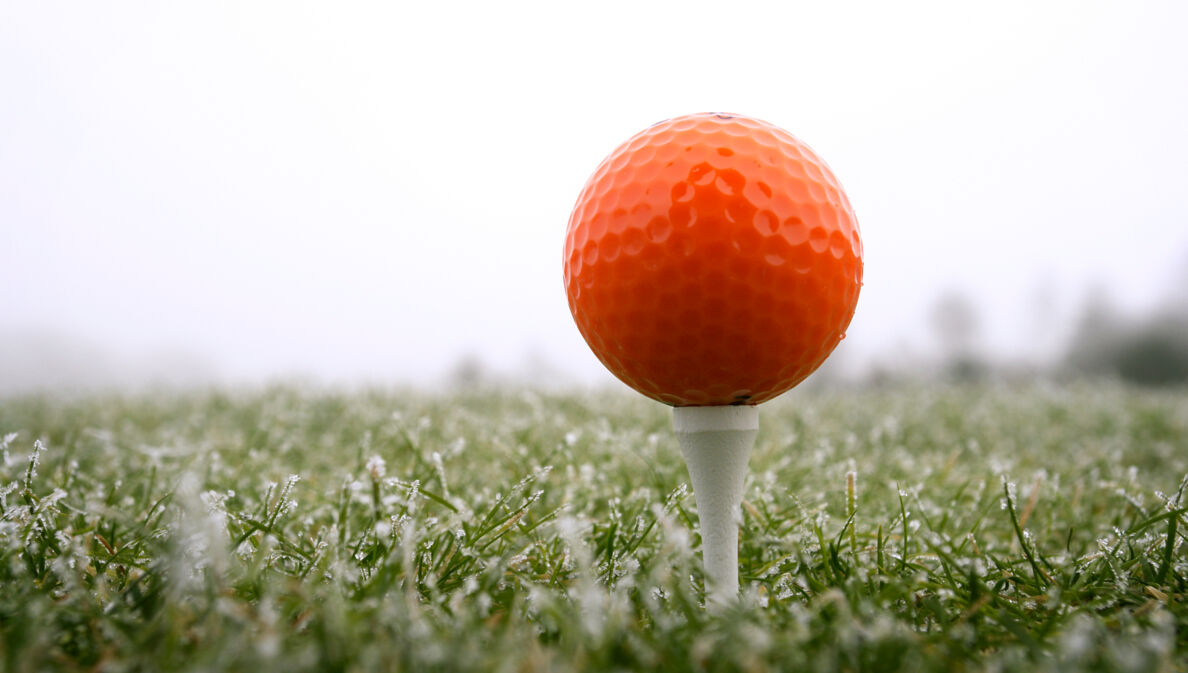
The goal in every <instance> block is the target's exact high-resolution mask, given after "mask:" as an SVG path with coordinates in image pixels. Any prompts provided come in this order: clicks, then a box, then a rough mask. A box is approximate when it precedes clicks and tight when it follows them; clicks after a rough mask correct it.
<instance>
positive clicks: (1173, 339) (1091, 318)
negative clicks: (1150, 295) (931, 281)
mask: <svg viewBox="0 0 1188 673" xmlns="http://www.w3.org/2000/svg"><path fill="white" fill-rule="evenodd" d="M1181 275H1183V276H1184V278H1183V282H1180V283H1176V284H1174V285H1173V289H1172V292H1171V293H1170V295H1169V298H1168V299H1167V300H1166V301H1165V302H1164V303H1163V304H1162V305H1161V306H1160V307H1159V308H1158V309H1156V310H1154V311H1152V312H1150V313H1149V314H1147V315H1143V316H1140V317H1132V316H1127V315H1125V314H1124V313H1122V312H1121V311H1119V310H1117V309H1116V308H1115V307H1114V305H1113V304H1112V303H1111V302H1110V300H1109V298H1108V296H1107V294H1106V293H1105V292H1104V291H1101V290H1098V291H1095V292H1093V293H1091V294H1090V297H1089V299H1088V301H1087V302H1086V303H1085V306H1084V308H1083V309H1082V311H1081V314H1080V316H1079V318H1077V320H1076V322H1075V325H1074V326H1073V329H1072V332H1071V334H1070V336H1069V338H1068V340H1067V342H1066V344H1065V345H1064V347H1063V348H1062V349H1061V351H1060V352H1058V353H1055V354H1054V357H1051V358H1050V359H1049V361H1047V362H1043V363H1041V364H1040V365H1038V370H1037V368H1036V367H1032V368H1031V369H1030V373H1031V374H1032V375H1034V374H1041V375H1043V374H1046V375H1049V376H1055V377H1058V378H1078V377H1111V378H1118V379H1121V380H1123V381H1127V382H1130V383H1135V384H1139V385H1150V386H1162V385H1183V384H1188V265H1186V268H1185V269H1184V271H1182V272H1181ZM931 327H932V330H933V333H934V335H935V336H936V339H937V342H938V344H939V345H940V351H939V352H940V358H941V362H940V372H939V373H940V375H941V377H942V378H946V379H949V380H956V381H970V380H978V379H982V378H985V377H986V376H988V375H990V374H991V373H998V372H1008V373H1009V372H1012V371H1025V370H1027V368H1026V367H1021V366H1019V365H1017V364H1016V363H1011V362H1006V363H994V364H991V363H990V362H989V360H988V359H987V358H986V357H985V356H984V355H983V354H982V353H980V352H979V350H978V348H977V343H978V336H979V333H980V321H979V317H978V312H977V309H976V306H975V304H974V303H973V302H972V301H970V300H969V299H968V298H967V297H965V296H964V295H961V294H960V293H955V292H950V293H948V294H945V295H943V296H942V297H941V298H940V299H938V300H937V302H936V303H935V304H934V306H933V310H932V314H931Z"/></svg>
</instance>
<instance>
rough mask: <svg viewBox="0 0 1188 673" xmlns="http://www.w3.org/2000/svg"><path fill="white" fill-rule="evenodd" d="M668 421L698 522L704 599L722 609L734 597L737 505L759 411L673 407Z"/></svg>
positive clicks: (736, 576) (741, 492) (738, 505)
mask: <svg viewBox="0 0 1188 673" xmlns="http://www.w3.org/2000/svg"><path fill="white" fill-rule="evenodd" d="M672 420H673V427H674V429H675V430H676V436H677V441H678V442H679V443H680V445H681V453H683V454H684V456H685V465H686V466H687V467H688V468H689V478H690V479H691V480H692V482H693V497H694V499H695V500H696V501H697V516H698V518H699V519H700V521H701V555H702V557H703V560H704V562H705V584H706V603H707V604H708V605H710V606H712V607H717V608H721V607H725V606H727V605H730V604H731V603H733V602H734V601H735V600H737V599H738V523H739V519H740V513H739V507H740V506H741V505H742V496H743V481H744V480H745V479H746V476H747V459H748V458H749V457H750V455H751V447H752V446H754V444H755V435H757V434H758V433H759V409H758V408H757V407H754V406H730V407H725V406H723V407H674V408H673V415H672Z"/></svg>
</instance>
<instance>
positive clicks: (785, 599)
mask: <svg viewBox="0 0 1188 673" xmlns="http://www.w3.org/2000/svg"><path fill="white" fill-rule="evenodd" d="M71 405H73V406H71ZM763 413H764V421H763V428H762V430H761V434H760V438H759V440H758V442H757V445H756V447H755V451H754V452H753V454H752V459H751V477H750V478H749V479H748V482H747V493H746V494H745V503H744V507H743V511H742V512H741V514H742V519H741V522H742V525H741V531H740V541H739V542H740V554H739V558H740V580H741V584H742V587H743V592H742V596H741V598H740V601H739V603H738V605H737V607H736V608H735V609H734V610H733V611H732V612H731V613H730V615H729V617H728V618H722V617H720V616H715V615H711V614H708V613H707V612H706V611H705V610H704V608H703V603H704V579H703V577H702V575H701V564H700V535H699V528H698V526H697V517H696V505H695V501H694V498H693V497H692V493H691V492H690V490H689V487H688V475H687V472H686V471H685V468H684V465H683V464H682V463H681V460H680V455H679V451H677V448H676V444H675V441H674V440H673V438H672V435H671V425H670V424H671V416H670V412H668V410H667V409H665V408H663V407H659V406H657V405H653V404H652V403H649V402H647V401H644V400H639V399H636V398H633V397H630V396H627V395H621V396H618V395H605V396H598V395H589V396H582V397H546V396H540V395H520V394H514V393H510V392H509V393H506V394H504V393H502V392H501V393H498V394H495V393H492V394H489V395H488V394H483V395H477V394H471V393H467V394H462V395H457V396H450V397H442V398H416V397H411V396H401V395H395V394H389V393H382V392H375V391H371V392H367V393H359V394H355V395H327V394H317V393H311V392H307V391H300V390H297V389H291V388H275V389H271V390H268V391H264V392H257V393H250V394H248V393H243V394H229V393H218V392H215V393H210V394H208V395H205V396H203V395H189V396H181V397H177V398H168V397H166V398H158V399H116V398H110V399H109V398H95V399H92V400H84V401H81V402H74V403H67V402H55V401H52V400H45V399H41V400H24V401H17V402H13V403H11V404H7V405H5V406H0V447H2V453H3V461H2V464H0V582H2V583H3V584H2V586H0V589H2V590H0V646H2V649H0V653H3V656H5V657H9V658H8V659H4V661H6V662H8V661H20V662H23V663H22V666H24V667H25V668H27V669H29V670H37V669H45V668H58V669H61V668H65V669H68V670H91V669H110V670H136V669H162V668H168V669H177V670H285V671H297V670H343V669H354V670H369V669H384V668H386V669H396V670H489V669H499V668H502V669H504V670H525V671H534V670H612V669H628V670H630V669H664V670H712V669H715V668H722V669H741V670H778V669H784V670H805V671H816V670H892V671H893V670H905V671H907V670H912V671H916V670H919V671H947V670H971V671H980V670H998V671H1025V670H1026V671H1030V670H1041V671H1042V670H1069V671H1078V670H1106V671H1111V670H1118V671H1121V670H1175V668H1174V662H1177V661H1183V660H1184V657H1185V656H1186V653H1188V646H1186V644H1185V642H1186V639H1185V636H1184V634H1185V633H1188V617H1186V615H1185V608H1184V607H1182V606H1183V605H1184V603H1185V601H1184V600H1183V597H1184V595H1185V593H1186V590H1188V587H1186V586H1185V573H1188V563H1186V562H1185V560H1184V554H1183V549H1184V543H1183V540H1184V533H1185V531H1188V524H1186V523H1185V521H1184V515H1185V513H1184V505H1183V502H1184V499H1183V491H1184V484H1185V483H1186V482H1185V473H1186V472H1188V464H1186V461H1188V457H1186V456H1185V455H1183V454H1182V453H1177V452H1176V451H1173V450H1170V449H1169V448H1168V447H1170V446H1185V445H1188V443H1186V439H1188V428H1185V424H1188V403H1186V402H1185V400H1184V398H1183V396H1175V395H1162V394H1157V393H1140V392H1136V391H1129V390H1125V389H1110V388H1108V387H1107V388H1104V389H1102V388H1097V389H1086V390H1076V389H1070V390H1062V391H1058V392H1053V391H1052V390H996V389H960V388H958V389H945V390H930V389H906V390H895V391H890V392H869V393H857V394H847V395H837V396H833V395H830V394H817V395H813V396H799V397H796V398H794V399H793V398H790V399H788V400H785V401H777V402H776V403H774V404H770V405H765V407H764V411H763ZM31 438H37V439H31ZM146 447H150V448H146ZM151 447H166V448H151ZM1131 468H1133V469H1131ZM1016 479H1017V480H1018V484H1017V485H1015V483H1014V481H1013V480H1016ZM10 668H11V666H10Z"/></svg>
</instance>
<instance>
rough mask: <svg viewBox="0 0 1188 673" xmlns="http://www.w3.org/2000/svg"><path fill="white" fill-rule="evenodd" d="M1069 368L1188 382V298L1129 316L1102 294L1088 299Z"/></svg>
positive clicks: (1148, 380)
mask: <svg viewBox="0 0 1188 673" xmlns="http://www.w3.org/2000/svg"><path fill="white" fill-rule="evenodd" d="M1063 366H1064V368H1066V369H1067V370H1068V371H1069V372H1070V373H1073V374H1079V375H1088V376H1116V377H1118V378H1121V379H1123V380H1125V381H1130V382H1133V383H1139V384H1145V385H1171V384H1177V383H1188V302H1185V303H1179V302H1175V303H1170V304H1169V305H1168V306H1166V307H1165V308H1163V309H1161V310H1159V311H1156V312H1155V313H1154V314H1153V315H1151V316H1147V317H1144V318H1142V319H1139V320H1133V319H1126V318H1125V317H1124V316H1122V315H1120V314H1119V313H1118V312H1117V311H1116V310H1114V309H1113V307H1112V306H1111V305H1110V304H1109V302H1108V300H1106V299H1105V297H1104V296H1103V295H1101V294H1098V295H1095V296H1094V298H1093V299H1092V300H1091V301H1090V302H1089V304H1088V306H1087V307H1086V309H1085V311H1084V313H1083V314H1082V316H1081V319H1080V321H1079V323H1078V325H1077V328H1076V330H1075V331H1074V332H1073V337H1072V340H1071V341H1070V344H1069V349H1068V353H1067V355H1066V357H1065V361H1064V363H1063Z"/></svg>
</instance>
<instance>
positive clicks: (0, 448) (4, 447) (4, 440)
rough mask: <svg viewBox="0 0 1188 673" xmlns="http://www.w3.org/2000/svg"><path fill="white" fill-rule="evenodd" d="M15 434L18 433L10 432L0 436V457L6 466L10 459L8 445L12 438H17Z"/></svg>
mask: <svg viewBox="0 0 1188 673" xmlns="http://www.w3.org/2000/svg"><path fill="white" fill-rule="evenodd" d="M17 434H18V433H15V432H10V433H7V434H6V435H4V436H3V437H0V457H2V458H3V460H4V465H5V466H7V465H8V464H9V462H10V461H11V459H10V457H9V455H8V447H9V445H11V444H12V442H13V440H14V439H16V438H17Z"/></svg>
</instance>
